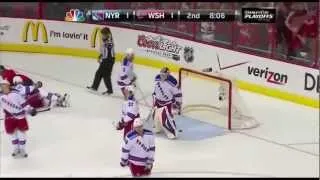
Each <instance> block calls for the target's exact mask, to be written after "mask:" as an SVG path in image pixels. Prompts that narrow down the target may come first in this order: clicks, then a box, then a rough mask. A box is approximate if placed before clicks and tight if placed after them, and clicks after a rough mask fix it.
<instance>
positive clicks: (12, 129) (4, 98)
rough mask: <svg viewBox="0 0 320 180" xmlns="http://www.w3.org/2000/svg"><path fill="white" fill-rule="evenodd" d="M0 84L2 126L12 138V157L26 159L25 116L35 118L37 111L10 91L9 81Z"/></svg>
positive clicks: (26, 125)
mask: <svg viewBox="0 0 320 180" xmlns="http://www.w3.org/2000/svg"><path fill="white" fill-rule="evenodd" d="M0 84H1V89H2V93H1V94H0V105H1V108H2V109H3V111H4V115H5V117H4V126H5V130H6V133H7V134H8V135H10V136H11V138H12V141H11V142H12V145H13V153H12V156H13V157H17V156H18V155H21V156H22V157H27V156H28V154H27V153H26V151H25V145H26V141H27V137H26V131H28V130H29V126H28V122H27V119H26V115H27V114H31V116H35V115H36V114H37V111H36V110H35V108H32V107H31V106H30V105H29V104H28V103H27V102H26V100H25V99H24V98H23V97H22V96H21V95H20V94H18V93H17V91H16V90H11V89H10V83H9V81H7V80H1V82H0Z"/></svg>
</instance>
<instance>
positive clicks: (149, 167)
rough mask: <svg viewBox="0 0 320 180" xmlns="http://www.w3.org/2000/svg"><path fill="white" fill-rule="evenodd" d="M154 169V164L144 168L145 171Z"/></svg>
mask: <svg viewBox="0 0 320 180" xmlns="http://www.w3.org/2000/svg"><path fill="white" fill-rule="evenodd" d="M152 167H153V165H152V164H147V165H146V166H145V167H144V169H145V170H151V169H152Z"/></svg>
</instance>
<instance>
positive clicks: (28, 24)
mask: <svg viewBox="0 0 320 180" xmlns="http://www.w3.org/2000/svg"><path fill="white" fill-rule="evenodd" d="M30 28H31V32H32V40H33V41H38V38H39V29H40V30H41V35H42V42H43V43H48V33H47V29H46V26H45V25H44V24H43V22H41V21H37V23H34V22H33V21H27V22H26V23H25V24H24V27H23V29H22V41H23V42H28V32H29V29H30Z"/></svg>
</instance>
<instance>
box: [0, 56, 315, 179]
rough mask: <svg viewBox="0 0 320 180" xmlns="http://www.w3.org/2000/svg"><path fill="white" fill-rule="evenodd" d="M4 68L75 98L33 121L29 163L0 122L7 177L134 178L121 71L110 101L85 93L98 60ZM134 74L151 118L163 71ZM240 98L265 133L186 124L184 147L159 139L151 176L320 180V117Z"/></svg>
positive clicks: (17, 60)
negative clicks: (126, 146)
mask: <svg viewBox="0 0 320 180" xmlns="http://www.w3.org/2000/svg"><path fill="white" fill-rule="evenodd" d="M0 61H1V63H2V64H4V65H8V66H10V67H12V68H14V69H17V70H18V71H19V72H22V73H25V74H27V75H29V76H30V77H32V78H33V79H34V80H41V81H42V82H43V83H44V87H45V89H47V90H49V91H52V92H59V93H64V92H67V93H70V95H71V107H70V108H66V109H58V108H57V109H54V110H52V111H50V112H44V113H39V114H38V115H37V116H35V117H30V118H29V125H30V131H29V132H28V138H29V139H28V141H27V151H28V153H29V157H28V158H27V159H13V158H12V157H11V151H12V149H11V148H12V147H11V145H10V138H9V137H8V136H7V135H6V134H4V133H3V120H0V123H1V124H0V126H1V127H0V129H1V139H0V140H1V141H0V143H1V156H0V158H1V159H0V177H39V176H41V177H127V176H130V172H129V169H128V168H122V167H120V165H119V162H120V149H121V147H120V145H121V143H122V142H121V137H122V136H121V135H122V132H119V131H116V130H115V128H114V127H113V125H112V121H114V120H118V119H119V118H120V112H121V104H122V101H123V100H122V99H121V98H119V97H120V92H119V90H118V89H117V87H116V83H115V79H116V77H117V72H118V69H119V64H118V63H116V64H115V66H114V72H113V84H114V90H115V91H116V92H115V95H114V96H113V97H108V96H99V95H95V94H92V93H89V92H88V91H87V90H86V89H85V87H86V86H87V85H90V84H91V81H92V80H93V75H94V73H95V71H96V68H97V66H98V64H97V62H96V61H94V60H92V59H85V58H76V57H66V56H54V55H40V54H27V53H7V52H1V53H0ZM135 71H136V73H137V75H138V82H139V85H140V87H141V89H142V91H143V93H144V95H145V96H147V104H146V103H145V102H144V101H142V100H141V101H140V102H141V106H140V108H141V114H142V117H145V116H146V115H147V114H148V112H149V107H148V104H151V97H150V95H151V93H152V91H153V83H152V82H153V78H154V76H155V75H156V74H157V73H158V70H156V69H152V68H150V67H145V66H140V65H136V66H135ZM195 88H196V87H195ZM199 89H201V87H200V88H199ZM199 89H197V88H196V89H195V91H198V90H199ZM100 91H104V84H103V82H101V85H100ZM138 94H139V93H138ZM241 95H242V97H243V99H244V100H245V103H246V105H247V108H248V109H250V111H251V113H252V115H253V116H255V118H256V119H257V120H258V121H259V122H260V123H261V125H260V126H259V127H257V128H254V129H251V130H242V131H237V132H229V131H226V130H224V129H222V128H219V127H217V126H215V123H212V122H211V123H210V122H208V120H206V121H201V120H200V121H199V120H194V119H183V118H182V119H181V118H180V119H178V120H177V124H178V125H179V127H180V128H183V133H182V134H181V138H180V139H177V140H168V139H166V138H165V137H163V136H161V135H159V136H157V137H156V155H155V164H154V168H153V174H152V176H154V177H245V176H249V177H293V176H299V177H319V110H317V109H314V108H309V107H305V106H300V105H297V104H293V103H290V102H284V101H281V100H278V99H274V98H270V97H266V96H261V95H258V94H254V93H248V92H242V91H241ZM137 96H138V99H142V95H141V94H139V95H137ZM185 98H188V97H185ZM199 113H201V112H199ZM212 118H213V119H214V117H212ZM214 121H219V120H217V119H214ZM220 121H225V120H220Z"/></svg>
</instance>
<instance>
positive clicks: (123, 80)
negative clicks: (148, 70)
mask: <svg viewBox="0 0 320 180" xmlns="http://www.w3.org/2000/svg"><path fill="white" fill-rule="evenodd" d="M135 76H136V75H135V73H134V72H133V63H132V62H130V61H129V60H128V59H126V58H125V59H123V61H122V63H121V70H120V72H119V75H118V85H119V86H128V85H130V84H131V81H132V80H133V78H134V77H135Z"/></svg>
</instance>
